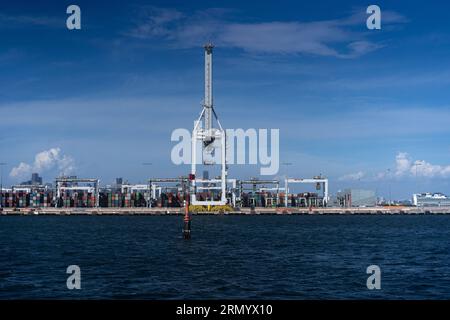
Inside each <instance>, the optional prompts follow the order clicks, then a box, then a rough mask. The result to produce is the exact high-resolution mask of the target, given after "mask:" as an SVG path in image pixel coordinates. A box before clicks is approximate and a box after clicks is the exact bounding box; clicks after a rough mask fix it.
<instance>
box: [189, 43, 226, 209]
mask: <svg viewBox="0 0 450 320" xmlns="http://www.w3.org/2000/svg"><path fill="white" fill-rule="evenodd" d="M213 48H214V46H213V45H212V44H211V43H208V44H206V45H205V46H204V49H205V99H204V102H203V110H202V112H201V114H200V117H199V118H198V120H197V121H196V122H195V124H194V129H193V131H192V152H191V155H192V159H191V160H192V161H191V177H192V178H191V187H192V192H191V193H190V195H191V197H190V198H191V204H193V205H224V204H226V203H227V197H226V185H227V164H226V135H225V130H224V129H223V128H222V126H221V124H220V122H219V119H218V118H217V114H216V113H215V111H214V105H213V94H212V92H213V91H212V51H213ZM213 120H216V123H217V127H215V126H214V123H213ZM199 141H201V150H202V153H201V154H202V160H201V164H202V165H208V166H214V165H216V166H217V165H220V166H221V174H220V177H219V179H211V180H206V181H205V179H197V178H196V173H197V165H198V163H197V162H198V159H197V148H198V142H199ZM216 149H219V150H220V153H219V154H216ZM217 156H220V163H217V162H218V161H217V158H218V157H217ZM217 180H219V181H217ZM205 182H208V183H209V185H210V186H211V188H210V189H211V190H220V200H197V196H196V190H197V187H196V185H197V183H205Z"/></svg>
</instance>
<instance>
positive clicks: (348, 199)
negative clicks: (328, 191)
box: [336, 189, 377, 207]
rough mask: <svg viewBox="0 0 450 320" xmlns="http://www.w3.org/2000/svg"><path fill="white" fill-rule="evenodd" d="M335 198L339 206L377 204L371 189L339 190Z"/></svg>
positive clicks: (371, 205) (372, 205) (370, 205)
mask: <svg viewBox="0 0 450 320" xmlns="http://www.w3.org/2000/svg"><path fill="white" fill-rule="evenodd" d="M336 198H337V203H338V205H339V206H341V207H374V206H376V204H377V197H376V196H375V191H373V190H362V189H346V190H344V191H339V192H338V193H337V196H336Z"/></svg>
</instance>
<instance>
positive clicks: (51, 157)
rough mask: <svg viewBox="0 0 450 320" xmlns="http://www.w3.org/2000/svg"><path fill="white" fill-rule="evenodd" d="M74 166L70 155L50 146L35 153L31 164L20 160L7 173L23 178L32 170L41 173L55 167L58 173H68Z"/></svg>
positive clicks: (13, 176)
mask: <svg viewBox="0 0 450 320" xmlns="http://www.w3.org/2000/svg"><path fill="white" fill-rule="evenodd" d="M74 168H75V166H74V160H73V158H72V157H70V156H68V155H64V154H61V149H60V148H51V149H49V150H45V151H42V152H39V153H38V154H36V156H35V157H34V162H33V164H27V163H24V162H21V163H20V164H19V165H18V166H17V167H14V168H12V170H11V172H10V174H9V175H10V176H11V177H12V178H16V179H24V178H27V177H29V176H30V175H31V173H33V172H37V173H43V172H46V171H49V170H53V169H57V170H58V173H60V174H69V173H71V172H72V171H73V170H74Z"/></svg>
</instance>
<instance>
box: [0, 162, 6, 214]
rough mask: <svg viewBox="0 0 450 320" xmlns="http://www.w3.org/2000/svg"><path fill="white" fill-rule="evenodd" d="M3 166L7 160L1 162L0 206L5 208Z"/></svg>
mask: <svg viewBox="0 0 450 320" xmlns="http://www.w3.org/2000/svg"><path fill="white" fill-rule="evenodd" d="M3 166H6V162H0V208H3Z"/></svg>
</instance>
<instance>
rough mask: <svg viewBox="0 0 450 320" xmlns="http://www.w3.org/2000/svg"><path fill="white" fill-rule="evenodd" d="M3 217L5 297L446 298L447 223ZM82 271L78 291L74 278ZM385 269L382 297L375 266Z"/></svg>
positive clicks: (436, 219) (449, 275) (420, 219)
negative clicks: (374, 280) (370, 271)
mask: <svg viewBox="0 0 450 320" xmlns="http://www.w3.org/2000/svg"><path fill="white" fill-rule="evenodd" d="M181 228H182V220H181V218H180V217H179V216H165V217H160V216H154V217H138V216H135V217H129V216H122V217H121V216H102V217H100V216H64V217H63V216H33V215H32V216H13V217H8V216H2V217H0V298H1V299H10V298H32V299H37V298H44V299H46V298H95V299H110V298H124V299H132V298H144V299H233V298H234V299H360V298H362V299H372V298H373V299H382V298H386V299H431V298H434V299H449V298H450V266H449V263H450V250H449V249H450V241H449V240H450V217H448V216H288V215H285V216H280V215H278V216H227V215H220V216H195V217H194V220H193V227H192V239H191V240H189V241H185V240H183V239H182V237H181ZM73 264H76V265H79V266H80V268H81V286H82V289H81V290H68V289H67V288H66V279H67V277H68V275H67V274H66V268H67V266H69V265H73ZM373 264H375V265H379V266H380V268H381V271H382V282H381V283H382V284H381V287H382V289H381V290H373V291H371V290H368V289H367V287H366V279H367V277H368V275H367V274H366V268H367V266H369V265H373Z"/></svg>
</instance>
